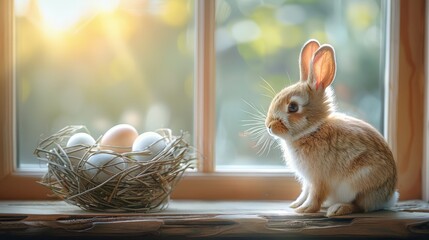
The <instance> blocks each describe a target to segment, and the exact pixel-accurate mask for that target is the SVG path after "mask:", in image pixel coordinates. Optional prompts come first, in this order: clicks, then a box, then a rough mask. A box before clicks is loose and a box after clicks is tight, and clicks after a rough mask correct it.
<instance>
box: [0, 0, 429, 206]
mask: <svg viewBox="0 0 429 240" xmlns="http://www.w3.org/2000/svg"><path fill="white" fill-rule="evenodd" d="M195 3H196V5H195V11H196V12H195V17H196V21H195V24H196V29H197V30H198V32H197V33H196V49H195V78H196V80H195V106H194V109H195V114H194V115H195V116H194V122H195V131H194V132H195V136H194V137H195V138H194V139H195V144H196V146H197V148H198V149H199V151H200V153H201V154H202V155H203V156H204V158H203V159H202V161H201V162H200V163H199V164H198V166H197V168H198V170H199V172H191V173H187V174H186V175H185V176H184V178H183V179H182V180H181V181H180V182H179V184H178V185H177V187H176V189H175V191H174V192H173V195H172V198H175V199H205V200H220V199H235V200H238V199H265V200H275V199H294V198H295V197H296V196H297V195H298V194H299V192H300V186H299V184H298V183H297V181H296V180H295V177H294V176H293V174H292V173H290V172H285V173H278V172H276V173H270V172H267V173H256V172H254V173H252V172H228V173H227V172H216V171H215V170H216V169H215V165H214V160H213V159H214V143H215V131H214V129H215V114H216V110H215V87H214V86H215V46H214V31H215V0H209V1H205V0H196V2H195ZM424 6H425V1H424V0H418V1H400V0H392V1H388V8H390V10H389V11H388V12H389V13H390V16H388V17H389V18H388V19H390V20H389V21H388V28H389V29H390V31H388V32H389V34H390V36H387V37H388V39H389V42H390V46H389V48H390V51H386V52H387V53H386V57H387V58H388V59H390V61H389V63H388V67H387V68H386V79H389V81H386V91H387V92H386V94H385V95H386V101H387V102H386V103H385V104H386V114H385V116H386V119H385V122H386V124H385V125H386V129H387V130H388V131H387V132H388V135H387V139H388V142H389V145H390V146H391V147H392V148H393V153H394V156H395V159H396V161H397V166H398V173H399V182H398V188H399V192H400V193H401V199H402V200H405V199H421V198H422V194H423V192H424V187H425V186H426V185H425V184H427V183H428V178H429V177H428V176H427V175H428V174H427V173H428V171H429V169H428V167H426V168H423V170H421V169H422V166H424V163H426V166H427V161H428V160H427V159H428V153H424V146H425V145H423V143H424V140H423V139H424V137H425V136H427V133H428V127H427V125H426V124H424V117H423V114H424V112H425V104H424V102H425V101H424V100H425V98H424V96H425V95H427V94H426V93H427V92H428V91H429V90H428V89H427V88H424V87H422V86H425V72H424V71H425V59H424V57H422V54H423V55H424V51H421V49H424V47H425V41H424V38H423V39H421V38H420V36H421V34H422V33H424V31H425V29H426V28H425V26H424V24H425V22H426V19H425V14H426V12H425V11H424V10H425V7H424ZM416 12H417V13H416ZM13 21H14V14H13V0H5V1H0V84H1V85H0V106H2V107H1V109H3V111H2V112H1V113H0V126H1V127H0V134H1V136H2V138H1V139H0V199H10V200H11V199H22V200H24V199H27V200H39V199H50V198H52V196H49V194H50V191H49V190H48V189H47V188H45V187H43V186H42V185H40V184H38V183H37V181H38V180H39V179H40V177H41V176H42V172H40V171H39V172H38V171H26V170H20V169H17V168H16V155H15V150H16V146H15V142H16V141H15V140H16V135H15V133H16V124H15V120H16V115H15V98H14V92H15V84H14V66H13V63H14V48H13V43H14V29H13ZM422 28H423V29H422ZM410 29H411V30H410ZM405 30H407V31H408V32H406V31H405ZM426 63H427V60H426ZM399 80H400V81H399ZM411 93H414V94H411ZM399 100H400V101H399ZM410 104H412V105H410ZM404 106H413V107H412V108H410V109H409V111H410V112H409V115H406V114H403V113H402V111H401V109H402V107H404ZM416 116H417V117H416ZM420 116H421V117H420ZM427 119H428V117H427V115H426V119H425V120H426V122H427ZM410 131H411V133H413V134H411V135H410V134H409V132H410ZM424 154H426V155H424ZM424 156H426V157H425V158H424ZM427 169H428V170H427ZM425 194H426V196H425V197H426V198H428V196H427V195H428V193H425Z"/></svg>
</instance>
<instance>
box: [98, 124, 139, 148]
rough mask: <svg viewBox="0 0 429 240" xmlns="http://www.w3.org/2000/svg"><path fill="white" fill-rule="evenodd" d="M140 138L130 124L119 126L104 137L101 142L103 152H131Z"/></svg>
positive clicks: (111, 129) (108, 131)
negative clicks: (135, 141)
mask: <svg viewBox="0 0 429 240" xmlns="http://www.w3.org/2000/svg"><path fill="white" fill-rule="evenodd" d="M137 137H138V132H137V130H136V129H135V128H134V127H133V126H131V125H129V124H118V125H116V126H114V127H112V128H110V129H109V130H107V132H106V133H105V134H104V135H103V137H102V138H101V140H100V149H101V150H112V151H115V152H117V153H124V152H129V151H130V150H131V147H132V145H133V143H134V140H135V139H136V138H137Z"/></svg>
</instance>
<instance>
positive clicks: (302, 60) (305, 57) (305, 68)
mask: <svg viewBox="0 0 429 240" xmlns="http://www.w3.org/2000/svg"><path fill="white" fill-rule="evenodd" d="M319 46H320V44H319V42H318V41H317V40H314V39H310V40H308V41H307V42H306V43H305V44H304V46H303V47H302V49H301V54H300V55H299V70H300V80H301V81H307V80H308V77H309V76H308V75H309V73H310V62H311V59H312V58H313V55H314V53H315V52H316V51H317V49H319Z"/></svg>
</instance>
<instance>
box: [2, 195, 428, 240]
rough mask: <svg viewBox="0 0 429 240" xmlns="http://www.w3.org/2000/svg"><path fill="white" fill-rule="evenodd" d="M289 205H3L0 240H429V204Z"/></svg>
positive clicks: (418, 202)
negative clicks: (139, 208) (341, 208)
mask: <svg viewBox="0 0 429 240" xmlns="http://www.w3.org/2000/svg"><path fill="white" fill-rule="evenodd" d="M287 205H288V202H284V201H265V202H261V201H258V202H255V201H247V202H243V201H240V202H219V201H172V202H171V203H170V207H169V208H168V209H167V210H165V211H164V212H161V213H152V214H140V213H116V214H112V213H96V212H85V211H83V210H80V209H79V208H77V207H75V206H72V205H69V204H67V203H64V202H62V201H40V202H29V201H2V202H0V238H1V239H9V238H16V237H19V238H28V239H30V238H31V239H33V238H40V239H46V238H61V239H64V238H75V237H80V238H87V237H88V238H91V239H93V238H94V237H97V238H99V237H109V239H112V238H117V239H133V238H135V239H142V238H143V237H144V238H145V239H147V238H171V239H173V238H174V239H177V238H179V239H180V238H189V237H192V238H194V239H198V238H205V237H210V238H222V239H223V238H230V237H231V238H232V237H233V238H243V239H248V238H253V239H261V238H263V239H269V238H274V239H275V238H281V239H285V238H297V237H299V238H301V237H302V238H316V237H323V236H325V237H328V238H333V237H348V238H368V237H377V238H378V237H383V238H409V239H417V238H421V239H429V204H428V203H425V202H421V201H408V202H401V203H400V204H398V205H397V206H396V207H395V208H393V209H392V210H391V211H379V212H374V213H369V214H368V213H367V214H354V215H349V216H343V217H336V218H327V217H324V215H323V213H318V214H311V215H298V214H295V213H294V212H293V211H292V210H291V209H289V208H287V207H286V206H287Z"/></svg>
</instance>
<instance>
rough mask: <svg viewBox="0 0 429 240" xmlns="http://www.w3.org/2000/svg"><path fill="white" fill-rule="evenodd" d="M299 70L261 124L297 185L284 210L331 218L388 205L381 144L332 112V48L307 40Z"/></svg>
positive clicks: (387, 155) (367, 129)
mask: <svg viewBox="0 0 429 240" xmlns="http://www.w3.org/2000/svg"><path fill="white" fill-rule="evenodd" d="M299 68H300V80H299V81H298V82H297V83H295V84H294V85H291V86H289V87H286V88H284V89H283V90H281V91H280V92H279V93H278V94H277V95H276V96H275V97H274V98H273V99H272V102H271V104H270V106H269V109H268V113H267V116H266V119H265V126H266V128H267V130H268V132H269V134H270V135H271V136H272V137H274V138H276V139H277V140H279V141H280V145H281V148H282V150H283V153H284V158H285V160H286V162H287V163H288V165H289V166H290V167H291V168H292V169H293V170H294V171H295V175H296V177H297V179H298V180H299V182H300V183H301V185H302V192H301V194H300V195H299V197H298V198H297V199H296V201H294V202H292V203H291V204H290V207H291V208H295V211H296V212H297V213H315V212H319V211H320V209H321V207H327V211H326V216H328V217H332V216H340V215H346V214H352V213H360V212H370V211H375V210H380V209H384V208H388V207H391V206H393V205H394V204H395V203H396V201H397V199H398V197H399V193H398V192H397V191H396V190H395V186H396V181H397V173H396V166H395V161H394V159H393V155H392V152H391V150H390V148H389V146H388V144H387V142H386V141H385V139H384V138H383V136H382V135H381V134H380V133H379V132H378V131H377V130H376V129H375V128H373V127H372V126H371V125H369V124H368V123H366V122H364V121H361V120H359V119H356V118H353V117H350V116H347V115H344V114H341V113H338V112H336V109H335V104H334V94H333V90H332V89H331V87H330V86H331V84H332V82H333V80H334V78H335V74H336V59H335V51H334V48H333V47H332V46H331V45H328V44H324V45H320V44H319V42H318V41H317V40H313V39H312V40H309V41H308V42H306V43H305V44H304V46H303V47H302V49H301V53H300V57H299Z"/></svg>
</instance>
